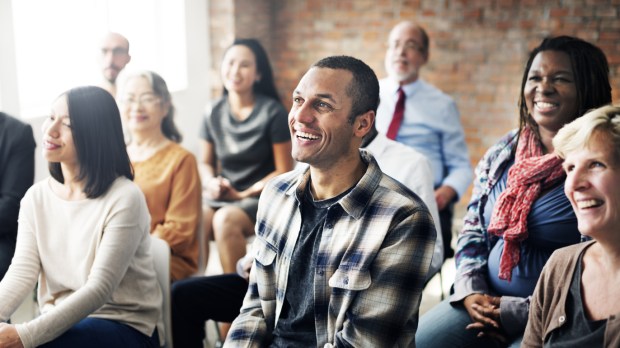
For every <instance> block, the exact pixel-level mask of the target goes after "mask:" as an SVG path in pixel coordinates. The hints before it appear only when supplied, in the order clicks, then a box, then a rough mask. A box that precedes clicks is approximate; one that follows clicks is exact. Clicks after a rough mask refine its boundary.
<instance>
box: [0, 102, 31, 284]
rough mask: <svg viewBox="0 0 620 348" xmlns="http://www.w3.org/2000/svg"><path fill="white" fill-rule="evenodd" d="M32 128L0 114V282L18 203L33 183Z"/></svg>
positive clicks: (11, 246) (13, 236)
mask: <svg viewBox="0 0 620 348" xmlns="http://www.w3.org/2000/svg"><path fill="white" fill-rule="evenodd" d="M36 146H37V145H36V143H35V142H34V136H33V135H32V128H31V127H30V125H28V124H25V123H23V122H21V121H19V120H17V119H15V118H13V117H11V116H9V115H7V114H5V113H3V112H0V280H2V277H4V274H5V273H6V270H7V269H8V268H9V265H10V264H11V259H12V258H13V254H14V253H15V240H16V238H17V216H18V214H19V201H21V199H22V197H24V194H25V193H26V190H28V188H29V187H30V186H31V185H32V182H33V181H34V149H35V147H36Z"/></svg>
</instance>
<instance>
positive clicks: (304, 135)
mask: <svg viewBox="0 0 620 348" xmlns="http://www.w3.org/2000/svg"><path fill="white" fill-rule="evenodd" d="M297 136H298V137H300V138H304V139H310V140H317V139H319V136H317V135H313V134H310V133H306V132H300V131H297Z"/></svg>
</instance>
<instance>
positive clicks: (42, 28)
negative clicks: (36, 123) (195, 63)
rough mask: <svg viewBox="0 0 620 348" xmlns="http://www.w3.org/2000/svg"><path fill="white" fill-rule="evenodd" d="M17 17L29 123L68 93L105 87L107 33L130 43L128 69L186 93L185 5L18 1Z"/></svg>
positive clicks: (22, 96) (172, 0)
mask: <svg viewBox="0 0 620 348" xmlns="http://www.w3.org/2000/svg"><path fill="white" fill-rule="evenodd" d="M12 12H13V33H14V42H15V48H14V49H15V61H16V63H15V65H16V75H17V90H18V96H19V106H20V114H21V116H22V117H24V118H30V117H37V116H42V115H44V114H46V113H47V112H48V109H49V106H50V104H51V102H52V101H53V100H54V98H56V96H58V95H59V94H60V93H62V92H64V91H66V90H67V89H69V88H72V87H75V86H79V85H92V84H98V83H99V82H100V81H101V79H102V77H101V71H100V70H101V69H100V67H99V64H98V62H99V54H100V49H99V44H100V41H101V38H102V37H103V35H104V34H105V33H106V32H108V31H114V32H119V33H121V34H123V35H124V36H126V37H127V38H128V39H129V42H130V50H129V51H130V54H131V56H132V59H131V62H130V63H129V64H128V65H127V67H126V69H132V70H133V69H148V70H154V71H156V72H158V73H159V74H160V75H162V76H163V77H164V79H165V80H166V82H167V83H168V86H169V88H170V89H171V90H172V91H179V90H183V89H185V88H186V87H187V57H186V52H187V49H186V34H185V28H186V25H185V2H184V1H178V0H131V1H126V0H54V1H49V0H13V1H12ZM9 87H10V86H9ZM3 88H6V86H3Z"/></svg>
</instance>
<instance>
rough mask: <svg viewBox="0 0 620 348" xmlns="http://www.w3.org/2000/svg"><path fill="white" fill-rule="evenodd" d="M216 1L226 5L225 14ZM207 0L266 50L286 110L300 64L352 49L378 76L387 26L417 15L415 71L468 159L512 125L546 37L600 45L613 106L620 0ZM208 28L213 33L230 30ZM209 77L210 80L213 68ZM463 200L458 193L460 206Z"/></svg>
mask: <svg viewBox="0 0 620 348" xmlns="http://www.w3.org/2000/svg"><path fill="white" fill-rule="evenodd" d="M216 3H217V5H215V4H216ZM221 3H226V4H230V7H232V8H233V12H234V13H233V14H230V13H228V11H229V7H228V6H222V5H220V4H221ZM211 4H212V5H211V10H212V11H213V10H216V9H219V8H220V6H222V7H223V9H222V11H223V12H212V13H211V18H212V20H214V19H216V18H218V23H219V22H220V21H225V20H223V19H221V18H219V17H220V16H230V17H232V20H233V21H234V25H233V27H234V28H235V29H234V30H235V32H236V34H237V35H238V36H240V37H243V36H245V37H248V36H252V37H256V38H258V39H260V40H261V41H262V42H263V43H265V46H266V47H268V50H269V55H270V58H271V63H272V66H273V68H274V73H275V76H276V84H277V86H278V87H279V90H280V95H281V96H282V97H283V100H284V102H285V105H286V106H287V107H289V106H290V94H291V91H292V90H293V89H294V88H295V86H296V85H297V82H298V80H299V78H300V77H301V76H302V75H303V74H304V72H305V71H306V70H307V68H308V66H309V65H310V64H312V63H313V62H315V61H316V60H318V59H320V58H322V57H325V56H327V55H333V54H347V55H353V56H355V57H358V58H360V59H362V60H364V61H365V62H366V63H368V64H369V65H370V66H371V67H372V68H373V69H374V70H375V72H376V73H377V75H378V76H379V77H384V76H385V69H384V67H383V58H384V53H385V42H386V40H387V35H388V33H389V31H390V29H391V27H392V26H394V25H395V24H396V23H398V22H399V21H401V20H404V19H409V20H414V21H416V22H418V23H419V24H421V25H422V26H424V27H425V28H426V29H427V31H428V33H429V36H430V38H431V48H430V62H429V64H427V66H426V67H425V68H424V69H423V70H422V77H423V78H425V79H426V80H428V81H429V82H431V83H433V84H435V85H436V86H438V87H439V88H441V89H442V90H444V91H445V92H446V93H448V94H450V95H452V96H453V97H454V98H455V100H456V102H457V104H458V106H459V110H460V112H461V118H462V122H463V126H464V128H465V133H466V138H467V143H468V146H469V151H470V158H471V161H472V164H473V165H475V164H476V163H477V161H478V160H479V159H480V157H481V156H482V155H483V154H484V151H485V150H486V149H487V148H488V147H489V146H490V145H492V144H493V143H494V142H495V141H496V140H497V139H498V137H500V136H501V135H502V134H503V133H505V132H506V131H508V130H509V129H511V128H513V127H515V126H516V125H517V118H518V111H517V100H518V95H519V87H520V81H521V75H522V73H523V67H524V64H525V61H526V59H527V55H528V52H529V50H531V49H532V48H533V47H535V46H536V45H537V44H538V43H540V41H541V40H542V38H543V37H545V36H548V35H560V34H566V35H573V36H578V37H580V38H583V39H586V40H588V41H590V42H592V43H594V44H596V45H598V46H599V47H601V48H602V49H603V51H604V52H605V53H606V55H607V58H608V60H609V62H610V65H611V79H612V87H613V100H614V101H615V102H616V103H618V97H620V21H619V20H618V18H619V17H620V0H574V1H569V0H555V1H539V0H488V1H483V0H460V1H459V0H455V1H449V0H443V1H442V0H410V1H407V0H404V1H399V0H289V1H285V0H257V1H252V0H236V1H233V0H217V1H216V0H213V1H211ZM211 29H212V40H213V36H217V37H227V38H228V37H229V36H232V35H233V34H234V33H222V32H218V31H214V28H211ZM215 29H221V28H215ZM231 40H232V39H231ZM220 41H221V40H220ZM213 42H214V43H216V44H217V42H218V41H217V40H213ZM214 54H216V55H215V56H214V64H217V65H219V60H220V59H219V57H221V54H220V55H217V54H219V48H218V49H217V50H216V49H214ZM213 70H214V71H218V70H217V68H215V67H214V68H213ZM215 76H217V77H218V79H219V73H217V75H214V77H215ZM214 80H215V78H214ZM467 200H468V197H464V199H462V200H461V203H460V206H459V212H460V213H462V212H463V207H464V205H465V204H466V202H467Z"/></svg>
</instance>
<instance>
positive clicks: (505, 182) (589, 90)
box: [416, 36, 611, 347]
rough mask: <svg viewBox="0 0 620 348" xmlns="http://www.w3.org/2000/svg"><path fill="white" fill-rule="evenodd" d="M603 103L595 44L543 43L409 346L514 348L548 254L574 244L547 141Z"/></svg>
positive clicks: (606, 86) (483, 167) (570, 215)
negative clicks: (450, 287) (451, 261)
mask: <svg viewBox="0 0 620 348" xmlns="http://www.w3.org/2000/svg"><path fill="white" fill-rule="evenodd" d="M610 102H611V86H610V83H609V67H608V64H607V59H606V58H605V55H604V53H603V52H602V51H601V50H600V49H599V48H598V47H596V46H594V45H592V44H590V43H588V42H585V41H583V40H580V39H578V38H574V37H568V36H560V37H555V38H547V39H544V40H543V41H542V43H541V44H540V45H539V46H538V47H536V48H535V49H534V50H533V51H532V52H531V54H530V57H529V59H528V61H527V65H526V67H525V71H524V74H523V82H522V84H521V95H520V100H519V106H520V125H519V129H516V130H513V131H511V132H509V133H508V134H507V135H506V136H504V137H503V138H502V139H501V140H500V141H499V142H498V143H497V144H495V145H494V146H493V147H491V148H490V149H489V150H488V151H487V153H486V154H485V155H484V157H483V158H482V159H481V160H480V163H479V164H478V166H477V168H476V180H475V181H474V191H473V194H472V198H471V201H470V203H469V205H468V211H467V214H466V216H465V219H464V224H463V230H462V231H461V233H460V235H459V239H458V244H457V253H456V267H457V270H456V280H455V283H454V293H453V294H452V295H451V297H450V299H448V300H446V301H444V302H442V303H440V304H439V305H437V306H436V307H434V308H433V309H431V310H430V311H429V312H428V313H426V314H425V315H424V316H422V318H421V319H420V324H419V326H418V332H417V334H416V344H417V346H418V347H470V346H472V347H473V346H475V347H496V346H510V347H518V346H519V345H520V343H521V339H522V337H523V331H524V329H525V325H526V323H527V317H528V311H529V299H530V297H531V295H532V293H533V291H534V287H535V286H536V282H537V280H538V277H539V275H540V273H541V271H542V268H543V266H544V265H545V263H546V262H547V260H548V259H549V257H550V256H551V253H552V252H553V251H554V250H556V249H558V248H561V247H564V246H567V245H571V244H575V243H578V242H579V241H580V234H579V231H578V230H577V219H576V217H575V214H574V212H573V210H572V208H571V205H570V202H569V201H568V199H567V198H566V196H565V195H564V180H565V175H564V172H563V170H562V160H560V159H559V158H557V157H556V156H555V155H554V154H553V151H554V147H553V143H552V139H553V137H554V136H555V134H556V133H557V132H558V130H559V129H560V128H561V127H562V126H563V125H565V124H566V123H569V122H570V121H572V120H574V119H575V118H577V117H578V116H579V115H582V114H583V113H584V111H585V110H588V109H591V108H595V107H599V106H602V105H605V104H608V103H610Z"/></svg>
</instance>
